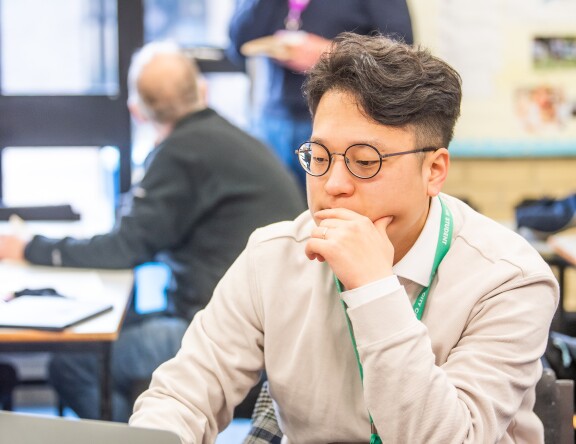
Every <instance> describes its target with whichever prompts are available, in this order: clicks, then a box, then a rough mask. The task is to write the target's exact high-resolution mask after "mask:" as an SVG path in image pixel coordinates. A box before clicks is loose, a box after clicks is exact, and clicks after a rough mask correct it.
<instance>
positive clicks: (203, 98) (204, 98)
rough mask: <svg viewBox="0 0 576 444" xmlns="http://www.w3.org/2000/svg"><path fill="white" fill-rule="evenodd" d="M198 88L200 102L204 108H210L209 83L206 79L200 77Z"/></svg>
mask: <svg viewBox="0 0 576 444" xmlns="http://www.w3.org/2000/svg"><path fill="white" fill-rule="evenodd" d="M197 88H198V102H199V103H200V105H202V106H203V107H204V106H208V82H207V81H206V79H205V78H204V77H202V76H198V80H197Z"/></svg>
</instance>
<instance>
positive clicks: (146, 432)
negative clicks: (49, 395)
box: [0, 411, 181, 444]
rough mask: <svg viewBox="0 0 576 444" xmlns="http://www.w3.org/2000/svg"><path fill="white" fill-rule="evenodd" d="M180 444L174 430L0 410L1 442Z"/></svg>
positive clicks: (14, 443)
mask: <svg viewBox="0 0 576 444" xmlns="http://www.w3.org/2000/svg"><path fill="white" fill-rule="evenodd" d="M78 443H81V444H100V443H102V444H181V441H180V438H178V436H177V435H176V434H175V433H172V432H168V431H165V430H155V429H144V428H140V427H131V426H129V425H128V424H125V423H118V422H107V421H96V420H91V419H69V418H62V417H58V416H50V417H47V416H35V415H28V414H23V413H14V412H4V411H0V444H78Z"/></svg>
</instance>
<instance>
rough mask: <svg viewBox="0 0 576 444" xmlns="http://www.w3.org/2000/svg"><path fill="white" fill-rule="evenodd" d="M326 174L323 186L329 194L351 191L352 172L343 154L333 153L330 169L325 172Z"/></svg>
mask: <svg viewBox="0 0 576 444" xmlns="http://www.w3.org/2000/svg"><path fill="white" fill-rule="evenodd" d="M326 175H327V176H328V178H327V181H326V184H325V188H326V191H327V192H328V193H330V194H342V193H348V192H350V191H351V189H352V187H351V185H352V174H351V173H350V171H348V167H347V166H346V158H345V157H344V154H341V153H333V154H332V162H331V165H330V169H329V170H328V172H327V173H326Z"/></svg>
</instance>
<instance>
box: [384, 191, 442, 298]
mask: <svg viewBox="0 0 576 444" xmlns="http://www.w3.org/2000/svg"><path fill="white" fill-rule="evenodd" d="M441 212H442V206H441V205H440V199H439V198H438V196H435V197H433V198H432V199H431V203H430V211H429V212H428V217H427V219H426V223H425V224H424V228H423V229H422V232H421V233H420V236H418V239H416V242H415V243H414V245H412V248H410V250H408V253H406V255H405V256H404V257H403V258H402V259H401V260H400V262H398V263H397V264H396V265H394V266H393V267H392V271H393V272H394V274H395V275H397V276H400V277H403V278H405V279H409V280H411V281H413V282H416V283H418V284H420V285H422V286H423V287H427V286H428V284H429V283H430V282H429V280H430V273H431V272H432V265H433V263H434V254H435V251H436V244H437V243H438V230H440V214H441Z"/></svg>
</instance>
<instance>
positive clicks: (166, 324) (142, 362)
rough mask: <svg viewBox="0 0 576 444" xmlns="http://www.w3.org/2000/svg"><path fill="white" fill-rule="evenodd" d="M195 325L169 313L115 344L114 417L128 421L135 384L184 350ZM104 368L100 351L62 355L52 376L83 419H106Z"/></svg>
mask: <svg viewBox="0 0 576 444" xmlns="http://www.w3.org/2000/svg"><path fill="white" fill-rule="evenodd" d="M188 325H189V323H188V322H187V321H185V320H183V319H179V318H172V317H166V316H157V317H151V318H147V319H144V320H142V321H141V322H137V323H133V324H129V325H126V326H125V327H124V328H123V329H122V331H121V332H120V335H119V337H118V340H117V341H116V342H114V343H113V344H112V355H111V363H110V372H111V379H112V384H113V388H112V419H113V420H114V421H119V422H127V421H128V418H129V417H130V415H131V414H132V407H133V406H132V403H133V401H134V399H133V397H134V393H133V392H134V386H135V384H136V383H137V382H142V381H146V380H149V379H150V377H151V376H152V372H153V371H154V370H155V369H156V368H157V367H158V366H159V365H160V364H162V363H163V362H165V361H167V360H168V359H170V358H172V357H173V356H174V355H175V354H176V352H177V351H178V350H179V349H180V344H181V341H182V337H183V336H184V332H185V331H186V329H187V328H188ZM99 373H100V366H99V362H98V358H97V356H96V355H95V354H94V353H56V354H54V356H53V358H52V360H51V362H50V366H49V380H50V383H51V384H52V386H53V387H54V389H55V390H56V391H57V392H58V394H59V395H60V397H61V399H62V401H63V402H64V404H65V405H66V406H68V407H70V408H71V409H72V410H74V412H76V414H77V415H78V416H79V417H81V418H87V419H98V418H99V417H100V390H99Z"/></svg>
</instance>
